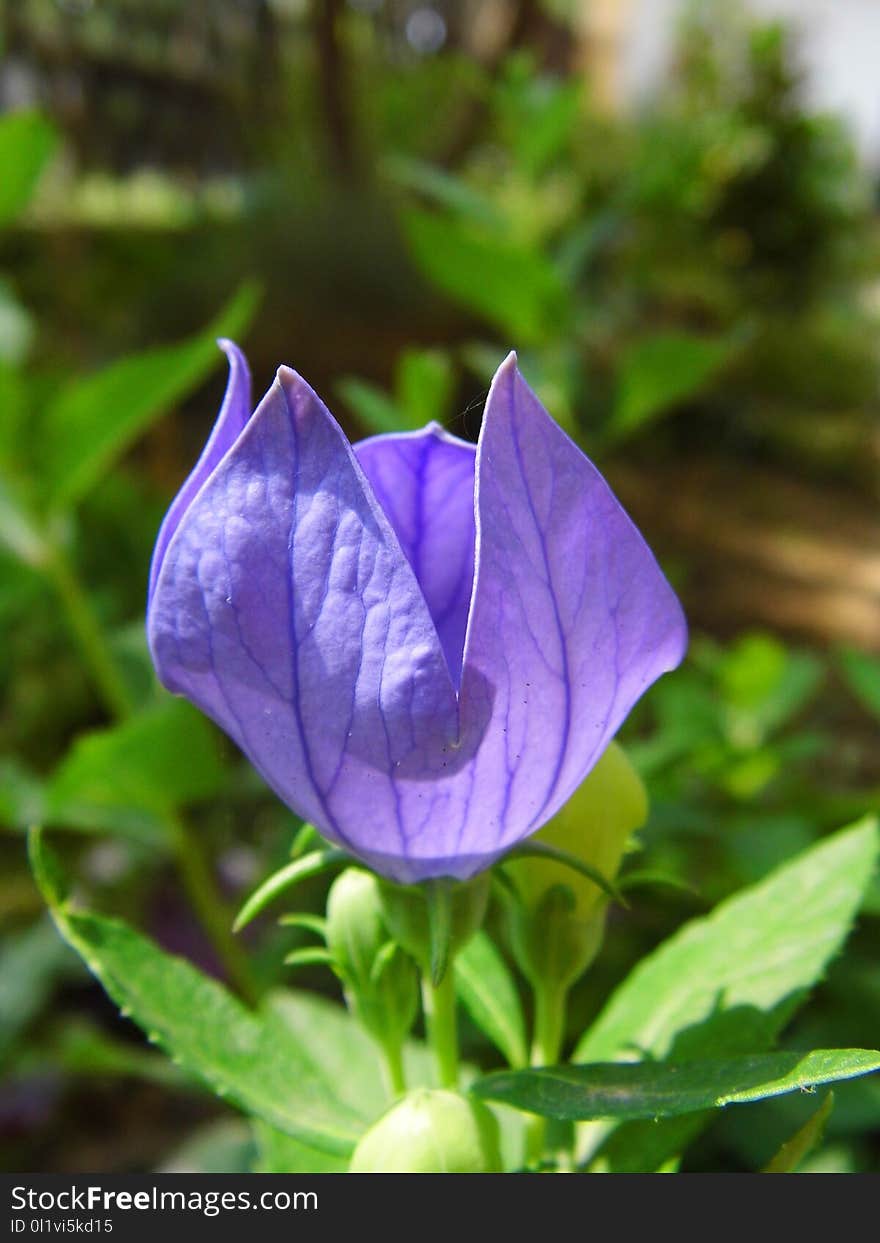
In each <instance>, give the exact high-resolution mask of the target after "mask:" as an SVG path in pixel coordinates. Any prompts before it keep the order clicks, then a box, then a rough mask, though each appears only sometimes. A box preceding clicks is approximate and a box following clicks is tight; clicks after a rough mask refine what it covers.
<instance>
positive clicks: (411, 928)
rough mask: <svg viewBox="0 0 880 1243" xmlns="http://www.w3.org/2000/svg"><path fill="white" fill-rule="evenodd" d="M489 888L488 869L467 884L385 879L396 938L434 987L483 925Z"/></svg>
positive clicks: (389, 921)
mask: <svg viewBox="0 0 880 1243" xmlns="http://www.w3.org/2000/svg"><path fill="white" fill-rule="evenodd" d="M489 886H490V879H489V874H488V873H487V872H484V873H482V874H481V875H479V876H475V877H474V878H473V880H469V881H463V882H458V881H451V880H440V881H429V882H428V883H427V884H424V885H394V884H392V883H391V882H389V881H382V882H380V892H381V898H382V910H383V913H384V916H385V920H386V922H387V924H388V927H389V929H390V930H391V934H392V936H393V937H394V939H395V940H396V941H398V942H399V943H400V944H401V945H402V946H403V947H404V949H405V950H407V952H408V953H410V954H412V956H413V958H415V960H416V962H417V963H418V964H419V966H420V967H421V968H422V971H423V972H424V973H425V975H426V976H428V977H429V978H430V979H431V980H432V981H433V983H434V984H435V985H438V984H440V983H441V981H442V980H443V977H444V975H445V974H446V970H447V968H448V966H449V965H450V964H451V962H452V960H453V959H454V957H455V955H456V953H457V952H458V950H460V949H461V948H462V947H463V946H464V945H466V944H467V943H468V941H469V940H470V939H471V937H472V936H473V935H474V933H475V932H476V931H477V929H478V928H479V927H481V925H482V923H483V919H484V917H485V914H486V904H487V902H488V900H489Z"/></svg>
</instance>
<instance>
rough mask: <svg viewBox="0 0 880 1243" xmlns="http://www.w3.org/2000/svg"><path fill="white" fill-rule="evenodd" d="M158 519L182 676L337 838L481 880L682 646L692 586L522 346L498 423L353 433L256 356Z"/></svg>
mask: <svg viewBox="0 0 880 1243" xmlns="http://www.w3.org/2000/svg"><path fill="white" fill-rule="evenodd" d="M221 344H222V347H223V349H224V350H225V352H226V354H227V356H228V358H229V365H230V375H229V383H228V387H227V390H226V395H225V398H224V401H223V406H222V408H221V410H220V415H219V417H218V419H217V423H216V425H215V427H214V430H213V432H212V433H211V436H210V439H209V440H208V443H207V445H206V446H205V449H204V451H203V453H202V456H201V458H200V459H199V462H198V464H197V465H196V467H195V470H194V471H193V473H192V474H191V475H190V477H189V478H188V479H187V481H186V482H185V483H184V485H183V487H182V489H181V491H180V493H179V495H178V496H177V498H176V499H175V500H174V502H173V504H172V505H171V508H170V510H169V512H168V515H167V517H166V518H165V521H164V523H163V525H162V528H161V531H160V533H159V538H158V542H157V545H156V550H155V554H154V558H153V564H152V569H151V579H150V593H149V605H148V617H147V625H148V632H149V642H150V649H151V652H152V656H153V661H154V663H155V666H156V669H157V671H158V674H159V677H160V678H161V680H162V682H163V683H164V684H165V685H166V686H167V687H168V688H169V689H170V690H172V691H175V692H178V693H180V694H182V695H185V696H186V697H187V698H188V699H190V700H192V702H193V703H195V704H196V705H198V707H199V708H201V709H202V711H204V712H205V713H207V714H208V716H210V717H212V718H213V720H214V721H216V722H217V724H218V725H219V726H220V727H221V728H222V729H224V730H225V731H226V733H227V734H228V735H229V736H230V737H231V738H232V739H234V741H235V742H236V744H237V745H238V746H239V747H240V748H241V750H242V751H243V752H244V753H245V755H246V756H247V757H248V759H249V760H250V761H251V763H252V764H253V765H254V766H255V767H256V769H257V770H258V771H259V772H260V773H261V774H262V776H263V777H264V778H265V780H266V781H267V782H268V784H269V785H270V786H271V787H272V789H273V790H275V792H276V793H277V794H278V795H279V797H280V798H281V799H283V800H284V802H285V803H287V804H288V805H289V806H290V807H291V808H293V810H294V811H296V812H297V813H298V814H299V815H300V816H302V817H303V818H304V819H306V820H309V821H311V822H312V823H313V824H314V825H315V826H316V827H317V828H318V829H319V830H320V831H321V833H322V834H323V835H324V836H325V837H327V838H328V839H329V840H330V841H332V842H334V843H336V844H337V845H338V846H340V847H341V848H343V849H345V850H347V851H349V852H350V853H351V854H352V855H353V856H355V857H356V858H358V859H360V860H361V861H362V862H363V863H364V864H366V865H367V866H368V867H370V868H372V869H373V870H374V871H376V872H379V873H381V874H382V875H384V876H386V877H389V878H390V879H392V880H396V881H400V882H402V883H407V884H409V883H415V882H419V881H423V880H428V879H431V878H438V877H452V878H456V879H459V880H465V879H467V878H469V877H471V876H473V875H474V874H475V873H477V872H479V871H481V870H482V869H484V868H487V867H489V866H490V865H491V864H492V863H493V862H494V861H495V860H497V859H498V858H499V857H500V856H502V855H503V854H504V853H505V852H506V851H508V850H509V849H511V847H513V846H515V845H516V844H517V843H518V842H521V841H522V840H523V839H524V838H526V837H528V835H529V834H530V833H533V832H534V831H535V830H536V829H539V828H540V827H541V825H543V824H544V823H545V822H546V821H547V820H549V819H550V817H551V816H552V815H553V814H554V812H556V811H557V809H558V808H559V807H561V805H562V804H563V803H564V802H565V801H566V800H567V799H568V798H569V796H570V795H571V794H572V793H573V791H574V790H575V789H576V787H577V786H578V785H579V784H580V783H581V782H582V781H583V780H584V778H585V777H586V775H587V774H588V773H589V772H590V770H591V768H592V767H593V765H594V764H595V763H596V762H597V761H598V759H599V757H600V756H601V755H602V752H603V751H604V749H605V747H606V746H607V745H608V742H609V740H610V739H611V738H612V736H613V735H614V733H615V731H616V730H617V729H618V727H619V726H620V724H621V722H622V721H623V719H624V717H625V716H626V715H627V713H628V712H629V710H630V709H631V708H632V706H633V704H634V703H635V702H636V700H637V699H638V698H639V696H640V695H641V694H642V693H643V691H644V690H645V689H646V688H647V687H648V686H650V684H651V683H652V682H653V681H654V680H655V679H656V678H658V677H659V676H660V674H662V673H664V672H665V671H667V670H669V669H672V668H674V667H675V666H676V665H677V664H678V663H679V661H680V660H681V658H682V655H683V652H684V649H685V644H686V626H685V621H684V616H683V614H682V610H681V607H680V605H679V602H678V600H677V598H676V596H675V594H674V592H673V591H672V589H671V587H670V586H669V584H668V582H667V581H666V579H665V578H664V576H663V574H662V572H661V571H660V569H659V567H658V565H657V563H656V561H655V559H654V557H653V555H652V553H651V551H650V549H649V548H648V546H647V545H646V544H645V541H644V540H643V539H642V537H641V535H640V534H639V532H638V531H637V530H636V528H635V527H634V526H633V523H632V522H631V520H630V519H629V517H628V516H627V515H626V513H625V512H624V511H623V509H622V508H621V506H620V504H619V502H618V501H617V500H616V498H615V497H614V495H613V494H612V492H611V490H610V488H609V487H608V485H607V483H606V482H605V481H604V479H603V478H602V476H601V475H600V474H599V472H598V471H597V470H596V468H595V466H593V465H592V463H591V462H590V461H588V459H587V458H586V457H585V456H584V454H583V453H582V452H581V450H580V449H579V448H578V447H577V446H576V445H575V444H574V443H573V442H572V441H571V440H570V439H569V437H568V436H567V435H566V434H565V433H564V432H563V431H562V430H561V428H560V427H559V426H558V425H557V424H556V423H554V422H553V420H552V418H551V417H550V416H549V415H548V414H547V412H546V411H545V410H544V408H543V406H542V405H541V403H540V402H539V401H538V399H537V397H536V396H535V394H534V393H533V392H532V390H531V389H530V388H529V386H528V385H527V384H526V382H525V380H524V379H523V377H522V375H521V374H520V372H519V370H518V368H517V364H516V357H515V355H513V354H511V355H510V356H509V357H508V358H507V359H506V360H505V361H504V362H503V363H502V364H501V366H500V367H499V368H498V371H497V372H496V374H495V377H494V379H493V381H492V386H491V388H490V390H489V396H488V399H487V401H486V409H485V415H484V418H483V425H482V430H481V432H480V438H479V442H478V444H477V445H473V444H469V443H468V442H466V441H463V440H459V439H458V438H457V437H455V436H452V435H450V434H449V433H447V432H446V431H444V429H443V428H442V427H440V426H438V425H437V424H430V425H429V426H428V427H426V428H424V429H423V430H422V431H418V432H410V433H401V434H399V435H383V436H374V437H371V438H369V439H367V440H363V441H361V442H359V443H358V444H355V445H351V444H350V443H349V442H348V440H347V438H346V436H345V434H344V433H343V431H342V429H341V428H340V427H339V424H338V423H337V422H336V420H335V419H334V418H333V416H332V415H331V414H330V412H329V411H328V409H327V407H326V406H325V405H324V403H323V402H322V401H321V399H320V398H319V397H318V396H317V395H316V394H315V393H314V392H313V391H312V389H311V388H310V387H309V385H308V384H307V383H306V382H305V380H303V379H302V378H301V377H300V376H299V375H297V373H296V372H295V371H291V370H290V369H289V368H287V367H281V368H280V370H279V371H278V374H277V377H276V379H275V382H274V383H273V385H272V387H271V388H270V389H269V391H268V393H267V394H266V396H265V397H264V398H263V400H262V401H261V402H260V404H259V405H258V406H257V408H256V410H255V411H253V413H252V407H251V395H250V376H249V373H248V368H247V363H246V362H245V359H244V357H243V356H242V354H241V353H240V352H239V350H238V349H237V348H236V347H235V346H234V345H232V344H231V343H230V342H222V343H221Z"/></svg>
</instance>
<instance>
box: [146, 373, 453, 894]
mask: <svg viewBox="0 0 880 1243" xmlns="http://www.w3.org/2000/svg"><path fill="white" fill-rule="evenodd" d="M148 633H149V639H150V646H151V650H152V654H153V660H154V662H155V665H156V668H157V670H158V672H159V675H160V677H161V678H162V680H163V682H165V684H166V685H167V686H169V687H170V688H171V689H172V690H176V691H179V692H182V693H183V694H185V695H187V696H188V697H189V698H190V699H192V700H193V701H194V702H195V703H196V704H198V705H199V706H200V707H201V708H202V709H203V710H204V711H205V712H207V713H208V715H210V716H211V717H213V719H214V720H215V721H216V722H217V723H218V724H219V725H221V726H222V728H223V729H225V730H226V731H227V733H229V734H230V735H231V737H232V738H233V739H234V740H235V741H236V742H237V743H238V745H239V746H240V747H241V749H242V750H243V751H244V752H245V754H246V755H247V756H248V757H249V759H250V760H251V761H252V762H253V764H254V765H255V766H256V767H257V769H258V770H259V771H260V772H261V773H262V774H263V776H264V777H265V779H266V780H267V782H268V783H269V784H270V785H271V786H272V787H273V789H275V790H276V792H277V793H278V794H279V795H280V797H281V798H282V799H284V801H285V802H287V803H288V804H289V805H290V806H291V807H293V808H294V809H295V810H296V811H297V812H299V814H300V815H302V816H303V817H305V818H307V819H309V820H312V821H313V822H314V823H315V824H316V825H317V826H318V828H320V829H321V831H322V832H324V833H325V834H326V835H327V836H328V837H329V838H331V839H332V840H335V841H337V842H339V843H340V844H342V845H344V846H347V847H348V848H349V849H351V850H352V852H353V853H355V854H357V855H359V856H360V857H361V858H364V859H367V860H369V859H371V858H373V857H374V856H375V857H376V858H380V859H387V860H389V862H388V864H387V865H386V866H383V868H382V870H385V871H388V872H389V874H391V875H400V876H404V877H408V876H409V874H410V872H409V865H408V862H407V855H408V852H409V849H410V840H409V839H410V832H411V822H410V820H409V819H407V816H406V815H405V814H404V809H403V807H402V801H401V796H400V787H401V786H402V785H404V784H407V785H408V786H409V787H410V789H411V790H415V791H416V793H414V794H412V798H413V799H414V800H415V803H416V805H417V803H418V793H417V792H418V789H422V790H423V791H424V789H425V788H426V787H427V788H429V789H430V787H431V783H432V782H433V781H435V780H436V779H437V777H438V776H439V775H440V774H441V773H442V772H443V771H444V765H446V764H447V762H448V761H447V760H446V759H445V757H446V755H447V754H448V753H449V752H450V751H451V750H454V748H455V746H456V743H457V737H458V716H457V702H456V696H455V690H454V687H453V685H452V682H451V680H450V677H449V673H448V669H447V666H446V661H445V659H444V656H443V651H442V649H441V647H440V643H439V640H438V638H437V632H436V630H435V627H434V624H433V621H432V620H431V617H430V614H429V612H428V609H427V606H426V604H425V600H424V597H423V595H422V592H421V589H420V588H419V585H418V583H417V581H416V578H415V575H414V574H413V572H412V569H411V567H410V565H409V563H408V562H407V560H406V558H405V557H404V556H403V554H402V552H401V548H400V544H399V542H398V540H397V537H396V536H395V534H394V532H393V530H392V529H391V526H390V524H389V522H388V519H387V518H386V516H385V514H384V513H383V511H382V509H381V507H380V506H379V504H378V502H377V501H376V499H375V497H374V496H373V493H372V490H371V489H370V486H369V484H368V483H367V481H366V479H365V478H364V475H363V473H362V471H361V470H360V467H359V466H358V464H357V461H356V459H355V457H354V454H353V453H352V450H351V447H350V446H349V444H348V442H347V441H346V439H345V437H344V435H343V433H342V431H341V429H340V428H339V426H338V424H337V423H336V422H335V420H334V419H333V418H332V416H331V415H330V413H329V412H328V411H327V409H326V407H325V406H324V405H323V403H322V402H321V401H320V400H319V399H318V397H317V396H316V395H315V394H314V393H313V392H312V390H311V389H310V388H309V387H308V385H307V384H306V383H305V382H304V381H303V380H302V379H301V378H300V377H299V376H297V375H296V374H295V373H294V372H292V371H289V370H288V369H287V368H281V370H280V371H279V373H278V378H277V380H276V382H275V384H274V385H273V386H272V388H271V389H270V390H269V393H268V394H267V396H266V397H265V398H264V400H263V401H262V402H261V404H260V406H259V408H258V409H257V411H256V413H255V414H254V415H253V417H252V418H251V420H250V422H249V423H248V425H247V427H246V428H245V430H244V431H243V432H242V433H241V435H240V436H239V438H238V440H237V441H236V443H235V445H234V447H233V448H232V450H231V451H230V452H228V453H227V454H226V455H225V457H224V458H223V459H222V460H221V461H220V463H219V465H218V466H217V467H216V469H215V470H214V472H213V474H211V475H210V477H209V478H208V479H207V480H206V481H205V482H204V483H203V484H202V487H201V490H200V491H199V493H198V495H197V496H196V497H195V499H194V500H193V501H192V502H191V504H190V506H189V508H188V509H187V511H186V513H185V514H184V515H183V516H182V517H181V519H180V521H179V525H178V526H177V530H176V532H175V534H174V535H173V537H172V538H171V539H170V540H169V542H168V545H167V549H166V551H165V556H164V560H163V562H162V565H161V569H160V570H159V573H158V576H157V580H156V586H155V591H154V593H153V598H152V603H151V606H150V609H149V615H148ZM429 801H431V800H429Z"/></svg>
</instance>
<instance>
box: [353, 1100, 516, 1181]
mask: <svg viewBox="0 0 880 1243" xmlns="http://www.w3.org/2000/svg"><path fill="white" fill-rule="evenodd" d="M349 1171H350V1173H352V1174H500V1173H501V1171H502V1165H501V1150H500V1144H499V1133H498V1123H497V1121H496V1119H495V1115H494V1114H493V1113H492V1111H491V1110H490V1109H489V1108H488V1106H486V1105H484V1104H483V1103H482V1101H478V1100H473V1099H472V1098H470V1097H467V1096H461V1095H460V1094H459V1093H458V1092H448V1091H445V1090H440V1089H436V1090H433V1089H428V1088H418V1089H416V1090H415V1091H413V1092H410V1093H408V1094H407V1095H406V1096H405V1097H403V1099H402V1100H400V1101H398V1102H397V1104H395V1105H393V1106H392V1107H391V1109H389V1110H388V1112H387V1113H386V1114H384V1115H383V1116H382V1117H381V1118H380V1119H379V1121H378V1122H377V1123H376V1124H375V1125H374V1126H372V1127H371V1128H370V1130H369V1131H367V1133H366V1135H364V1136H363V1138H362V1139H361V1141H360V1143H359V1144H358V1146H357V1148H356V1149H355V1151H354V1156H353V1157H352V1159H351V1165H350V1166H349Z"/></svg>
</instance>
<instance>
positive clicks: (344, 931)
mask: <svg viewBox="0 0 880 1243" xmlns="http://www.w3.org/2000/svg"><path fill="white" fill-rule="evenodd" d="M327 948H328V949H329V950H330V953H331V954H332V956H333V965H334V967H335V968H336V970H337V972H338V973H339V975H340V977H341V979H342V982H343V987H344V990H345V999H346V1003H347V1005H348V1007H349V1009H350V1010H351V1011H352V1012H353V1013H355V1014H356V1015H357V1016H358V1018H359V1020H360V1021H361V1023H363V1025H364V1027H366V1029H367V1030H368V1031H369V1032H370V1033H371V1035H373V1036H374V1037H375V1038H376V1039H377V1040H379V1041H380V1043H382V1044H387V1043H388V1042H389V1041H390V1042H391V1043H392V1044H394V1045H397V1044H399V1043H400V1041H402V1040H403V1039H404V1038H405V1037H406V1035H407V1034H408V1032H409V1030H410V1028H411V1027H412V1025H413V1021H414V1020H415V1016H416V1011H417V1009H418V997H419V981H418V971H417V969H416V965H415V963H414V962H413V961H412V959H411V958H409V957H408V955H407V954H405V953H404V952H403V951H402V950H401V948H400V946H398V945H394V944H393V943H392V942H391V939H390V934H389V932H388V929H387V927H386V925H385V920H384V917H383V912H382V902H381V898H380V896H379V885H378V881H377V880H376V877H375V876H373V875H372V873H370V872H365V871H364V870H363V869H362V868H346V870H345V871H344V872H342V873H341V875H339V876H338V877H337V878H336V880H335V881H334V882H333V884H332V885H331V887H330V893H329V895H328V898H327Z"/></svg>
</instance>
